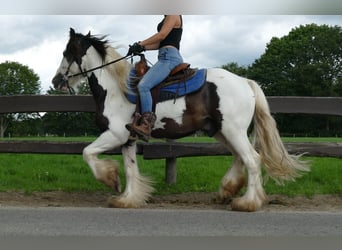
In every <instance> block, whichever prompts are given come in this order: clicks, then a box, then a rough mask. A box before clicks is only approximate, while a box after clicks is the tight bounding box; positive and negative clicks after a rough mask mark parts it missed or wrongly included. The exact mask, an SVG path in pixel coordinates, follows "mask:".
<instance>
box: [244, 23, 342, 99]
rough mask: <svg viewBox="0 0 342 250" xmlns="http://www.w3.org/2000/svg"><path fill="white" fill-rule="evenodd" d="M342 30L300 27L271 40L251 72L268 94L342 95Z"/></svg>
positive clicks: (322, 27)
mask: <svg viewBox="0 0 342 250" xmlns="http://www.w3.org/2000/svg"><path fill="white" fill-rule="evenodd" d="M341 44H342V30H341V27H339V26H334V27H331V26H328V25H321V26H318V25H316V24H309V25H306V26H303V25H301V26H300V27H298V28H295V29H293V30H292V31H291V32H290V33H289V34H288V35H287V36H284V37H282V38H276V37H274V38H272V39H271V41H270V43H269V44H267V46H266V51H265V53H264V54H263V55H262V56H261V57H260V58H259V59H257V60H256V61H255V62H254V63H253V64H252V66H251V67H250V68H249V70H248V76H249V78H251V79H254V80H256V81H258V82H259V83H260V84H261V86H262V87H263V89H264V91H265V93H266V94H267V95H290V96H291V95H300V96H337V95H338V96H341V95H342V93H341V89H342V87H341V85H342V64H341V61H342V46H341Z"/></svg>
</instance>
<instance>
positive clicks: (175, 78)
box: [134, 54, 197, 88]
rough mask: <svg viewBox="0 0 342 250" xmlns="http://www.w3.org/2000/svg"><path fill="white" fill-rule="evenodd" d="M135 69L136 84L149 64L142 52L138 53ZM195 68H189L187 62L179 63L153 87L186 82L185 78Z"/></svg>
mask: <svg viewBox="0 0 342 250" xmlns="http://www.w3.org/2000/svg"><path fill="white" fill-rule="evenodd" d="M134 67H135V70H136V72H137V78H136V79H135V80H134V83H135V84H138V83H139V81H140V79H141V78H142V77H143V76H144V75H145V74H146V72H147V71H148V70H149V68H150V67H149V66H148V65H147V61H146V58H145V56H144V55H143V54H140V61H139V62H137V63H136V64H135V65H134ZM196 71H197V69H192V68H190V64H189V63H181V64H179V65H177V66H176V67H175V68H174V69H173V70H172V71H171V72H170V74H169V75H168V76H167V77H166V78H165V79H164V80H163V81H162V82H161V83H159V84H158V85H157V86H156V87H155V88H162V87H166V86H169V85H171V84H174V83H178V82H179V83H182V82H186V80H188V79H190V78H191V77H193V76H194V75H195V73H196Z"/></svg>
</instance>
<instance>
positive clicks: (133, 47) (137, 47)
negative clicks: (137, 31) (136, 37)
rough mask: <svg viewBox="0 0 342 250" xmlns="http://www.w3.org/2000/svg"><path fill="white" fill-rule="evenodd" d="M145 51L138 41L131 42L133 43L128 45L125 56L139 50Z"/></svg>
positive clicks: (138, 52) (139, 51)
mask: <svg viewBox="0 0 342 250" xmlns="http://www.w3.org/2000/svg"><path fill="white" fill-rule="evenodd" d="M143 51H145V47H144V46H142V45H141V44H139V43H138V42H135V43H133V45H129V49H128V52H127V56H130V55H137V54H140V53H141V52H143Z"/></svg>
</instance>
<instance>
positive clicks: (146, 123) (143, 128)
mask: <svg viewBox="0 0 342 250" xmlns="http://www.w3.org/2000/svg"><path fill="white" fill-rule="evenodd" d="M155 121H156V115H155V114H154V113H153V112H146V113H143V114H142V116H141V120H140V124H132V129H133V130H134V131H135V132H136V133H137V134H138V135H140V136H141V139H143V140H144V141H148V139H149V138H150V137H151V132H152V128H153V126H154V123H155Z"/></svg>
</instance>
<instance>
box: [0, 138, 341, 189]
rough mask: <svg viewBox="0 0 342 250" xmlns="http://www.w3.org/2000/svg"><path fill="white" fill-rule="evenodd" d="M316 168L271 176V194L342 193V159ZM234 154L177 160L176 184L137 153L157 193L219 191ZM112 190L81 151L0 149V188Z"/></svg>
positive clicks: (161, 166)
mask: <svg viewBox="0 0 342 250" xmlns="http://www.w3.org/2000/svg"><path fill="white" fill-rule="evenodd" d="M11 139H17V140H49V141H93V140H94V137H62V138H60V137H48V138H46V137H27V138H11ZM283 140H284V141H286V142H293V141H295V142H298V141H299V142H303V141H304V142H342V138H283ZM179 141H182V142H194V141H195V142H215V140H214V139H212V138H207V137H187V138H184V139H182V140H179ZM101 157H106V158H107V157H110V158H112V159H116V160H118V161H119V162H120V165H121V169H120V170H121V173H120V175H121V180H122V184H123V185H125V182H124V179H125V178H124V171H123V162H122V157H121V156H101ZM305 159H309V160H310V161H311V162H312V168H311V172H309V173H306V174H304V176H303V177H302V178H300V179H297V181H296V182H287V183H286V184H285V185H284V186H278V185H276V184H275V183H274V182H273V181H272V180H270V181H269V182H268V183H267V184H266V185H265V189H266V192H267V193H268V194H285V195H288V196H295V195H306V196H312V195H315V194H338V195H342V160H341V159H336V158H321V157H310V158H305ZM231 161H232V157H229V156H210V157H191V158H179V159H177V172H178V173H177V183H176V184H173V185H168V184H166V183H165V181H164V180H165V160H143V159H142V157H141V156H138V164H139V167H140V171H141V173H142V174H144V175H147V176H150V177H151V178H152V180H153V181H154V187H155V189H156V194H169V193H185V192H215V191H217V189H218V187H219V184H220V180H221V178H222V177H223V175H224V174H225V172H226V171H227V169H228V167H229V165H230V163H231ZM10 190H17V191H24V192H28V193H30V192H33V191H53V190H63V191H70V192H71V191H89V192H92V191H108V192H110V190H109V189H108V188H106V187H105V186H103V185H102V184H100V183H98V182H97V181H96V180H95V179H94V177H93V175H92V173H91V171H90V169H89V167H88V166H87V165H86V163H85V162H84V161H83V159H82V156H81V155H43V154H0V192H1V191H10Z"/></svg>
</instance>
